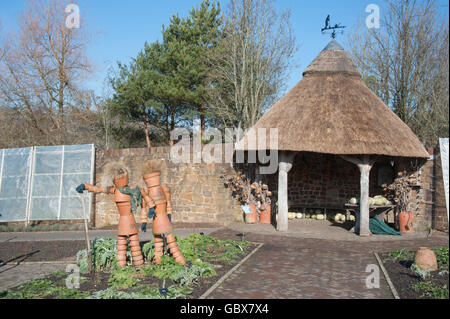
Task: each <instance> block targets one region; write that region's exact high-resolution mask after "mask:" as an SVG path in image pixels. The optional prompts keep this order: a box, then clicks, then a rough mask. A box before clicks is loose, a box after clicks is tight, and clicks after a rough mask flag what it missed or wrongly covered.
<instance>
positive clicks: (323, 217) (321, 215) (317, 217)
mask: <svg viewBox="0 0 450 319" xmlns="http://www.w3.org/2000/svg"><path fill="white" fill-rule="evenodd" d="M316 219H317V220H324V219H325V216H324V215H323V214H317V216H316Z"/></svg>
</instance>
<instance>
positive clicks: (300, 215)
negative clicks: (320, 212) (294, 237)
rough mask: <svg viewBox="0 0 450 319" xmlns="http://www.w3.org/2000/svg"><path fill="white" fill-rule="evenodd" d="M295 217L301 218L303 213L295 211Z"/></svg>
mask: <svg viewBox="0 0 450 319" xmlns="http://www.w3.org/2000/svg"><path fill="white" fill-rule="evenodd" d="M295 218H297V219H301V218H303V213H297V214H296V215H295Z"/></svg>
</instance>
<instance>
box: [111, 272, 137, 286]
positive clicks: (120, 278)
mask: <svg viewBox="0 0 450 319" xmlns="http://www.w3.org/2000/svg"><path fill="white" fill-rule="evenodd" d="M137 273H138V272H137V270H136V269H134V268H131V267H123V268H117V269H115V270H114V271H113V272H112V274H111V276H110V277H109V280H108V284H109V285H111V286H113V287H114V288H116V289H127V288H130V287H133V286H134V285H136V284H137V283H138V282H139V279H138V278H136V277H135V276H133V275H136V274H137Z"/></svg>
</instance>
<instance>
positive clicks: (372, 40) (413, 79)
mask: <svg viewBox="0 0 450 319" xmlns="http://www.w3.org/2000/svg"><path fill="white" fill-rule="evenodd" d="M448 30H449V29H448V20H447V19H446V18H445V17H442V18H440V17H439V14H438V7H437V4H436V2H435V1H434V0H427V1H425V2H418V1H415V0H387V1H386V2H385V8H384V9H383V10H382V18H381V27H380V28H379V29H375V28H374V29H367V28H364V26H363V25H362V24H360V25H359V28H356V30H355V31H354V32H353V33H352V34H351V35H350V38H349V46H350V48H351V53H352V54H353V56H354V58H355V61H356V63H357V64H358V66H359V68H360V70H361V71H362V75H363V77H364V79H365V80H366V82H367V84H368V85H369V87H370V88H371V89H372V90H374V92H375V93H377V94H378V95H379V96H380V97H381V99H383V101H384V102H385V103H386V104H387V105H388V106H390V107H391V108H392V109H393V110H394V111H395V112H396V114H397V115H398V116H399V117H400V118H401V119H402V120H403V121H404V122H405V123H406V124H408V125H409V126H410V127H411V128H412V129H413V131H414V132H415V133H416V134H417V135H418V136H419V138H420V139H421V140H422V141H423V142H424V144H425V145H426V146H427V147H433V146H435V145H436V143H437V138H438V137H446V136H448V128H449V127H448V120H449V117H448V112H449V103H448V81H449V78H448V58H449V56H448V46H449V42H448Z"/></svg>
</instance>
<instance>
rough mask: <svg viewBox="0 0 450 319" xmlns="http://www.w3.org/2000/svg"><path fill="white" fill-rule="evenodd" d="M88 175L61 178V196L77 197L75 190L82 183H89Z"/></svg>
mask: <svg viewBox="0 0 450 319" xmlns="http://www.w3.org/2000/svg"><path fill="white" fill-rule="evenodd" d="M90 176H91V175H90V174H81V175H78V174H77V175H64V176H63V189H62V196H71V197H77V196H78V193H77V191H76V190H75V188H76V187H77V186H78V185H80V184H81V183H84V182H88V183H89V182H90V178H91V177H90Z"/></svg>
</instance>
